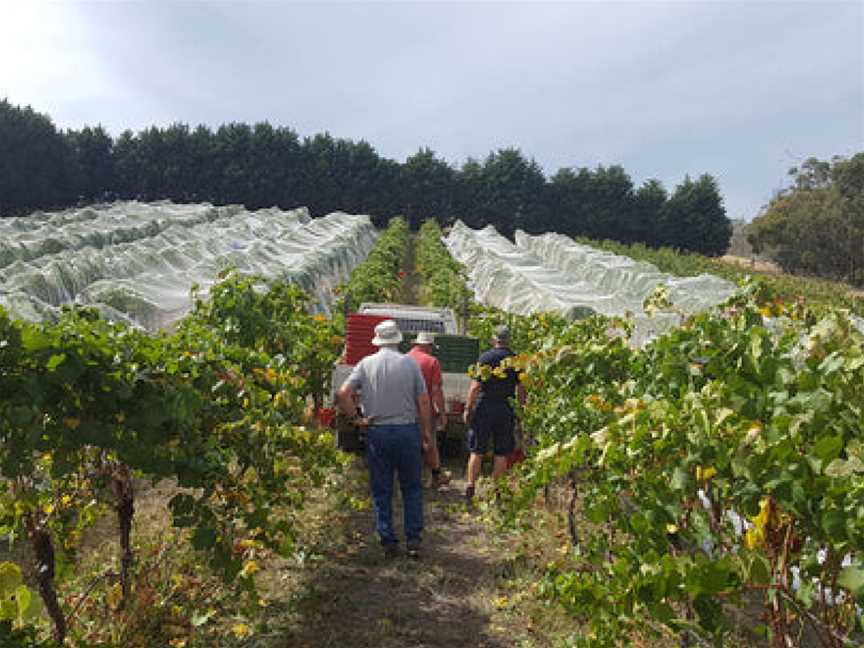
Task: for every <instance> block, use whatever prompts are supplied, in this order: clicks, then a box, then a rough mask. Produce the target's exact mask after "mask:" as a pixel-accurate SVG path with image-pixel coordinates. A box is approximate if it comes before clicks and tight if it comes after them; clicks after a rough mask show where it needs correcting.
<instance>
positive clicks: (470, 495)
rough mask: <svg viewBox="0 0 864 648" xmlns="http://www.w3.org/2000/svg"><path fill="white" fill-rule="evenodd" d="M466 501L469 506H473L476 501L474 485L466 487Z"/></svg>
mask: <svg viewBox="0 0 864 648" xmlns="http://www.w3.org/2000/svg"><path fill="white" fill-rule="evenodd" d="M465 501H466V502H468V504H471V502H473V501H474V484H468V486H466V487H465Z"/></svg>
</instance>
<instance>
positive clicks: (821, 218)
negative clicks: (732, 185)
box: [748, 153, 864, 286]
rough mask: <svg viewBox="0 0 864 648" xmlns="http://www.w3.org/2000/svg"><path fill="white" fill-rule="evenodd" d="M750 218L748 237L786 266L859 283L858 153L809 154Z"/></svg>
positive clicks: (862, 245)
mask: <svg viewBox="0 0 864 648" xmlns="http://www.w3.org/2000/svg"><path fill="white" fill-rule="evenodd" d="M789 175H790V176H791V177H792V178H793V183H792V185H791V186H790V187H789V188H787V189H784V190H783V191H780V192H778V193H777V195H775V196H774V198H773V199H772V200H771V202H770V203H769V204H768V207H767V208H766V209H765V211H764V212H763V213H762V214H761V215H760V216H759V217H758V218H756V219H754V220H753V222H752V224H751V226H750V233H749V235H748V241H749V242H750V244H751V245H752V246H753V250H754V252H756V253H760V252H767V253H768V254H769V255H770V256H771V258H772V259H773V260H774V261H776V262H777V263H778V264H779V265H780V267H782V268H783V270H785V271H786V272H790V273H793V274H804V275H816V276H820V277H827V278H830V279H838V280H840V281H845V282H848V283H851V284H855V285H858V286H860V285H864V153H857V154H856V155H853V156H852V157H850V158H844V157H839V156H837V157H834V158H832V160H830V161H826V160H819V159H817V158H809V159H808V160H806V161H805V162H804V163H803V164H802V165H801V166H800V167H796V168H792V169H790V170H789Z"/></svg>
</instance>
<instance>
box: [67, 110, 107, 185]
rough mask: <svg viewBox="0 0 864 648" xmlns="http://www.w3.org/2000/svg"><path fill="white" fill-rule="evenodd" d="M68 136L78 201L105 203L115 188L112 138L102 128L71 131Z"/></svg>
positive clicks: (86, 127)
mask: <svg viewBox="0 0 864 648" xmlns="http://www.w3.org/2000/svg"><path fill="white" fill-rule="evenodd" d="M65 135H66V142H67V146H68V148H69V150H70V152H71V156H72V164H73V170H72V174H73V177H74V181H75V186H76V192H77V194H78V198H79V200H83V201H84V202H94V201H99V200H102V199H103V198H105V197H106V196H108V195H109V193H110V192H111V191H112V190H113V188H114V186H115V180H114V152H113V150H112V149H113V147H114V142H113V140H112V139H111V136H110V135H109V134H108V133H107V132H106V131H105V129H104V128H103V127H102V126H101V125H99V126H96V127H95V128H91V127H90V126H85V127H84V128H82V129H81V130H78V131H75V130H70V131H67V132H66V134H65Z"/></svg>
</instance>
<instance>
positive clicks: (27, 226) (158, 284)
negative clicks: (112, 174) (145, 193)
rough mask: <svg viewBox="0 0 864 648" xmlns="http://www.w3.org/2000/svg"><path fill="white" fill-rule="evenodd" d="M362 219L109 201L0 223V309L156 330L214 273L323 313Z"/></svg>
mask: <svg viewBox="0 0 864 648" xmlns="http://www.w3.org/2000/svg"><path fill="white" fill-rule="evenodd" d="M376 238H377V234H376V231H375V228H374V227H373V226H372V223H371V221H370V219H369V217H368V216H357V215H350V214H343V213H340V212H337V213H333V214H329V215H327V216H324V217H322V218H317V219H314V220H313V219H311V218H310V217H309V212H308V210H307V209H306V208H300V209H294V210H291V211H283V210H280V209H276V208H270V209H261V210H258V211H254V212H250V211H246V210H245V209H244V208H243V207H240V206H237V205H229V206H225V207H214V206H212V205H210V204H207V203H203V204H194V205H175V204H173V203H170V202H157V203H139V202H118V203H113V204H110V205H100V206H95V207H88V208H84V209H74V210H66V211H63V212H56V213H48V214H45V213H36V214H33V215H31V216H26V217H20V218H6V219H2V220H0V305H2V306H3V307H4V308H5V309H6V310H7V311H9V312H10V314H11V315H13V316H17V317H22V318H25V319H31V320H39V319H43V318H46V317H50V315H51V314H52V313H53V312H54V311H56V309H57V308H58V307H59V306H61V305H62V304H68V303H76V304H86V305H92V306H95V307H97V308H98V309H99V310H101V311H102V312H103V314H105V315H106V316H108V317H111V318H113V319H119V320H124V321H130V322H134V323H136V324H138V325H140V326H143V327H145V328H148V329H151V330H153V329H157V328H160V327H163V326H166V325H168V324H170V323H171V322H172V321H175V320H176V319H179V318H180V317H182V316H183V315H184V314H185V313H186V312H188V310H189V308H190V306H191V300H190V295H189V291H190V288H191V287H192V284H193V283H196V284H198V285H199V286H200V287H201V289H202V291H205V292H206V290H207V289H208V287H209V286H211V285H212V283H213V281H214V280H215V279H216V275H217V274H218V273H219V271H220V270H222V269H224V268H226V267H228V266H234V267H236V268H237V269H238V270H240V271H242V272H248V273H257V274H261V275H263V276H265V277H269V278H282V279H286V280H288V281H292V282H294V283H297V284H298V285H300V286H301V287H302V288H304V289H305V290H307V291H308V292H309V293H310V294H312V295H313V297H314V299H315V300H316V302H317V303H316V304H315V308H316V309H317V310H322V311H325V312H326V311H327V310H329V307H330V303H331V294H332V293H331V289H332V287H333V286H334V285H335V284H337V283H340V282H342V281H345V280H346V279H347V278H348V275H349V274H350V272H351V270H352V269H353V268H354V267H355V266H356V265H357V264H358V263H360V262H361V261H362V260H363V259H364V258H366V255H367V254H368V253H369V251H370V250H371V249H372V246H373V245H374V243H375V240H376Z"/></svg>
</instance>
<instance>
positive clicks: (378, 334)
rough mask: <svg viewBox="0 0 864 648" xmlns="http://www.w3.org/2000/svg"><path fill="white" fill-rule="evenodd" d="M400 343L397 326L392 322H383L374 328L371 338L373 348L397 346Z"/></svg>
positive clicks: (400, 337) (399, 333) (400, 338)
mask: <svg viewBox="0 0 864 648" xmlns="http://www.w3.org/2000/svg"><path fill="white" fill-rule="evenodd" d="M401 341H402V333H401V332H400V331H399V326H398V325H397V324H396V322H394V321H393V320H384V321H383V322H381V323H380V324H379V325H378V326H376V327H375V337H374V338H372V344H374V345H375V346H385V345H388V344H399V343H400V342H401Z"/></svg>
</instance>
